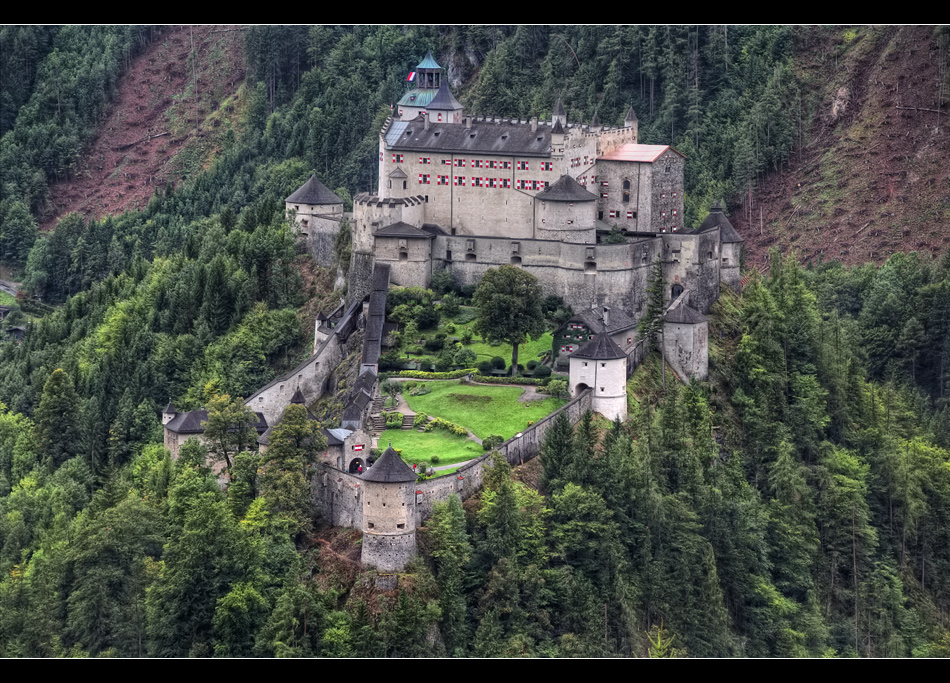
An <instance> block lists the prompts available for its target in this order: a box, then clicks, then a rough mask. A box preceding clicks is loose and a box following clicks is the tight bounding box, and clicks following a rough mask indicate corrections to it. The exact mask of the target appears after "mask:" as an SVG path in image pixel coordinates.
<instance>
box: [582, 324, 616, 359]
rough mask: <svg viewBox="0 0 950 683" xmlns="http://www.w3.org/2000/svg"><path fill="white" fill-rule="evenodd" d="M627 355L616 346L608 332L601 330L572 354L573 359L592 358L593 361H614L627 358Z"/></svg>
mask: <svg viewBox="0 0 950 683" xmlns="http://www.w3.org/2000/svg"><path fill="white" fill-rule="evenodd" d="M626 357H627V354H625V353H624V352H623V351H621V350H620V347H619V346H617V345H616V344H614V341H613V339H611V338H610V335H609V334H607V331H606V330H603V329H601V331H600V332H598V333H597V334H596V335H594V338H593V339H591V340H590V341H589V342H587V343H586V344H584V345H583V346H582V347H581V348H579V349H578V350H577V351H575V352H574V353H573V354H571V358H590V359H591V360H614V359H616V358H626Z"/></svg>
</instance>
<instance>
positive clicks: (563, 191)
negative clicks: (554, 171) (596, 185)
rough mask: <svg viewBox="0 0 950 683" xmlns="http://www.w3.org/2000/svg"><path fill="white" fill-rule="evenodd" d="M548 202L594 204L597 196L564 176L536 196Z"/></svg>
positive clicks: (569, 177)
mask: <svg viewBox="0 0 950 683" xmlns="http://www.w3.org/2000/svg"><path fill="white" fill-rule="evenodd" d="M535 197H537V198H538V199H541V200H543V201H546V202H593V201H597V195H594V194H591V193H590V192H588V191H587V190H585V189H584V188H583V187H581V185H580V184H579V183H578V182H577V181H576V180H574V179H573V178H572V177H571V176H569V175H562V176H561V177H560V178H558V179H557V180H555V181H554V182H553V183H552V184H551V185H549V186H548V187H547V188H545V189H544V190H541V192H538V194H536V195H535Z"/></svg>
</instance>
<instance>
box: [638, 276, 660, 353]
mask: <svg viewBox="0 0 950 683" xmlns="http://www.w3.org/2000/svg"><path fill="white" fill-rule="evenodd" d="M649 282H650V284H649V286H648V287H647V310H646V313H644V314H643V317H642V318H640V326H639V329H638V335H639V338H640V339H641V340H646V342H647V344H648V345H649V348H650V350H651V351H655V350H657V349H658V348H659V342H658V341H657V337H658V336H659V334H660V333H661V332H662V331H663V308H664V306H663V288H664V287H665V286H666V284H665V283H664V282H663V263H662V262H661V261H660V259H657V260H656V261H654V262H653V265H652V266H651V267H650V281H649Z"/></svg>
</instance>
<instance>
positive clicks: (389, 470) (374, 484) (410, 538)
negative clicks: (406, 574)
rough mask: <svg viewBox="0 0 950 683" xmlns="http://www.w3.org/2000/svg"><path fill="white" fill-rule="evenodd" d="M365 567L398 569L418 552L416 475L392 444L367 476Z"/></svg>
mask: <svg viewBox="0 0 950 683" xmlns="http://www.w3.org/2000/svg"><path fill="white" fill-rule="evenodd" d="M363 482H364V486H363V553H362V556H361V558H360V559H361V561H362V563H363V565H364V566H367V567H374V568H376V569H378V570H380V571H383V572H398V571H400V570H402V568H403V567H405V566H406V563H408V562H409V560H410V559H412V558H413V557H414V556H415V554H416V492H415V483H416V474H415V472H413V471H412V468H411V467H409V465H407V464H406V463H404V462H403V461H402V459H401V458H400V457H399V456H398V455H397V454H396V451H394V450H393V447H392V444H390V446H389V448H387V449H386V451H385V452H384V453H383V454H382V455H381V456H380V458H379V460H377V461H376V462H375V463H374V464H373V466H372V467H370V468H369V471H367V472H366V474H364V475H363Z"/></svg>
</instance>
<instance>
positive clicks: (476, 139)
mask: <svg viewBox="0 0 950 683" xmlns="http://www.w3.org/2000/svg"><path fill="white" fill-rule="evenodd" d="M385 139H386V146H387V147H389V148H390V149H399V150H407V151H416V152H426V151H428V152H446V153H451V152H465V153H472V152H474V153H479V154H497V155H500V156H529V157H531V156H533V157H549V156H551V151H550V147H551V126H550V125H548V124H538V128H537V130H535V131H532V130H531V124H530V123H511V122H510V121H509V122H502V123H495V122H494V121H473V122H472V124H471V126H470V127H467V126H465V125H462V124H459V123H431V122H430V123H429V129H428V130H426V129H425V125H424V124H423V122H422V121H419V120H413V121H394V122H393V123H392V125H391V126H390V127H389V130H387V131H386V137H385Z"/></svg>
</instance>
